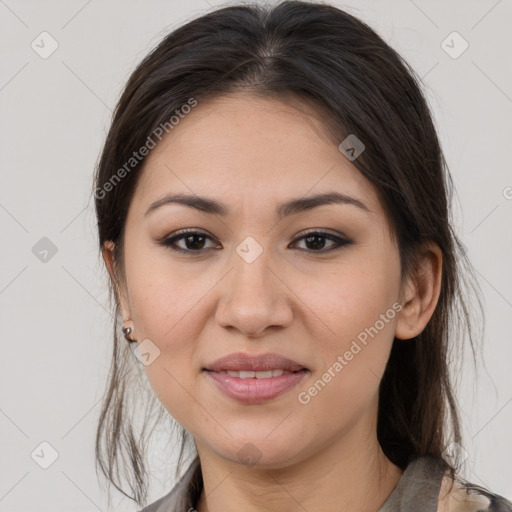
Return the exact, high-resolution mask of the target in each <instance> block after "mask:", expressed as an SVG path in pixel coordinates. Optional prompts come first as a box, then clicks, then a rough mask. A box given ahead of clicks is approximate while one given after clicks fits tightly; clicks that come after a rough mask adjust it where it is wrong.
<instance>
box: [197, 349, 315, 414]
mask: <svg viewBox="0 0 512 512" xmlns="http://www.w3.org/2000/svg"><path fill="white" fill-rule="evenodd" d="M203 370H204V371H205V372H206V376H207V377H208V378H209V380H210V382H212V383H214V384H215V386H216V388H217V389H219V390H221V391H222V393H223V394H225V395H227V396H228V397H230V398H232V399H235V400H237V401H238V402H242V403H246V404H257V403H261V402H265V401H268V400H272V399H273V398H276V397H277V396H278V395H280V394H281V393H284V392H285V391H288V390H290V389H292V388H293V387H295V386H296V385H297V384H298V383H299V382H300V381H301V380H302V379H303V378H304V377H305V376H306V375H307V374H308V373H309V370H308V369H307V368H305V367H304V366H303V365H302V364H300V363H298V362H297V361H293V360H291V359H288V358H285V357H283V356H280V355H278V354H261V355H257V356H251V355H250V354H245V353H242V352H239V353H236V354H230V355H228V356H226V357H223V358H221V359H218V360H217V361H215V362H214V363H212V364H211V365H208V367H207V368H203Z"/></svg>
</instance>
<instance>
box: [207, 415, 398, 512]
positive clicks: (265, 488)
mask: <svg viewBox="0 0 512 512" xmlns="http://www.w3.org/2000/svg"><path fill="white" fill-rule="evenodd" d="M360 423H361V424H364V421H362V422H360ZM198 453H199V457H200V460H201V469H202V474H203V483H204V487H203V492H202V494H201V497H200V500H199V503H198V504H197V512H221V511H222V512H225V511H226V510H243V511H244V512H256V511H258V512H262V511H274V510H286V511H289V512H295V511H297V512H304V510H358V511H360V512H377V511H378V510H379V508H380V507H381V506H382V504H383V503H384V502H385V501H386V499H387V498H388V496H389V495H390V494H391V493H392V491H393V489H394V488H395V487H396V485H397V483H398V481H399V480H400V477H401V476H402V474H403V471H402V470H401V469H400V468H399V467H397V466H395V465H394V464H393V463H392V462H391V461H390V460H389V459H388V458H387V457H386V456H385V454H384V453H383V451H382V449H381V447H380V445H379V443H378V440H377V437H376V432H374V433H373V435H372V434H369V433H368V432H367V431H366V432H365V431H364V430H362V429H358V428H357V427H355V428H354V429H353V430H352V431H351V432H350V433H348V434H346V435H344V436H343V439H342V440H337V441H336V442H334V443H332V442H331V443H329V444H328V445H326V446H325V447H324V448H323V449H322V450H319V451H317V452H315V454H314V455H313V456H310V457H309V458H305V459H302V460H300V461H299V462H296V463H294V464H293V465H287V466H286V467H279V468H271V469H262V468H258V467H257V466H249V467H248V466H244V465H242V464H239V463H237V462H233V461H230V460H226V459H224V458H221V457H219V456H217V455H216V454H214V453H213V452H211V451H208V450H207V449H206V447H204V446H203V447H201V446H200V445H198Z"/></svg>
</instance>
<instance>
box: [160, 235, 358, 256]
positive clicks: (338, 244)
mask: <svg viewBox="0 0 512 512" xmlns="http://www.w3.org/2000/svg"><path fill="white" fill-rule="evenodd" d="M192 235H200V236H204V237H206V238H209V239H210V240H212V237H210V236H209V235H207V234H206V233H204V232H202V231H196V230H194V229H183V230H181V231H178V232H177V233H176V234H175V235H173V236H172V237H167V238H165V239H164V240H163V241H162V242H161V244H162V245H163V246H165V247H167V248H168V249H170V250H171V251H175V252H181V253H185V254H190V255H200V254H201V253H204V251H205V249H199V250H197V251H194V250H191V249H183V248H177V247H176V246H175V244H176V242H177V241H178V240H183V239H185V238H186V237H189V236H192ZM311 236H317V237H320V238H326V239H328V240H331V241H333V242H335V245H334V247H331V248H329V249H320V250H317V251H315V250H312V249H299V250H301V251H306V252H311V253H319V254H323V253H326V252H330V251H336V250H339V249H342V248H343V247H344V246H347V245H351V244H352V243H353V242H352V241H351V240H348V239H345V238H341V237H339V236H336V235H333V234H331V233H326V232H323V231H309V232H307V233H304V234H303V235H302V236H300V237H298V238H296V239H295V240H294V241H293V242H292V243H297V242H298V241H300V240H303V239H306V238H309V237H311ZM210 249H211V248H210Z"/></svg>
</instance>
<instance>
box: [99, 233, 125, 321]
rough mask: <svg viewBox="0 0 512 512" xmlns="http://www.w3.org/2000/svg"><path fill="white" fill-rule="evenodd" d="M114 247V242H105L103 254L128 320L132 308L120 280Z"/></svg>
mask: <svg viewBox="0 0 512 512" xmlns="http://www.w3.org/2000/svg"><path fill="white" fill-rule="evenodd" d="M114 249H115V244H114V242H112V241H110V240H108V241H106V242H105V243H104V244H103V248H102V255H103V260H104V261H105V266H106V267H107V270H108V273H109V275H110V279H111V281H112V284H113V286H114V291H115V296H116V299H117V302H118V304H119V308H120V310H121V315H122V316H123V319H124V321H125V322H126V321H128V320H130V318H131V313H130V308H129V306H128V300H127V299H126V297H125V296H124V295H125V294H124V293H123V290H122V288H123V287H122V286H121V284H122V283H120V282H119V280H118V277H117V273H116V262H115V259H114Z"/></svg>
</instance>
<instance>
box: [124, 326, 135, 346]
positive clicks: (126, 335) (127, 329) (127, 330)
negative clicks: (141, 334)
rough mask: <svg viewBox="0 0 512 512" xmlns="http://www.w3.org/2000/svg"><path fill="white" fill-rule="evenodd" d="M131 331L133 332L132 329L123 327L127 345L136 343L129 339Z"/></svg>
mask: <svg viewBox="0 0 512 512" xmlns="http://www.w3.org/2000/svg"><path fill="white" fill-rule="evenodd" d="M132 331H133V327H123V333H124V337H125V338H126V341H128V342H129V343H134V342H136V341H137V340H134V339H132V338H130V334H131V333H132Z"/></svg>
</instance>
